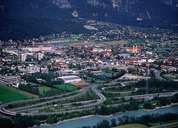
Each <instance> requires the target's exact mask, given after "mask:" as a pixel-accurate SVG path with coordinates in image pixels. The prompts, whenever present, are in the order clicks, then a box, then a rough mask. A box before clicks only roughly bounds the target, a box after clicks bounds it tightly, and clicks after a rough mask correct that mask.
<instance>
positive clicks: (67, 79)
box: [59, 75, 82, 84]
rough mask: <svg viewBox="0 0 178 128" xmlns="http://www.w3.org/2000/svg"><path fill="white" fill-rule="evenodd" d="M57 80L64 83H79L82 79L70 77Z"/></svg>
mask: <svg viewBox="0 0 178 128" xmlns="http://www.w3.org/2000/svg"><path fill="white" fill-rule="evenodd" d="M59 79H62V80H63V81H64V83H72V84H73V83H79V82H81V81H82V79H81V78H80V77H78V76H75V75H71V76H62V77H59Z"/></svg>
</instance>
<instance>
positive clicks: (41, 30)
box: [0, 0, 178, 39]
mask: <svg viewBox="0 0 178 128" xmlns="http://www.w3.org/2000/svg"><path fill="white" fill-rule="evenodd" d="M176 2H177V1H176V0H1V1H0V17H1V19H0V39H9V38H28V37H33V36H37V35H40V34H49V33H52V32H62V31H67V32H83V31H85V30H84V28H82V23H83V22H82V21H83V20H82V21H81V19H94V20H99V21H107V22H113V23H119V24H128V25H140V26H158V27H168V28H170V27H172V26H174V25H176V24H177V21H178V18H177V16H178V8H177V3H176ZM76 28H78V29H76ZM79 28H80V29H79Z"/></svg>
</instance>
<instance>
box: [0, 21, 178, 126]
mask: <svg viewBox="0 0 178 128" xmlns="http://www.w3.org/2000/svg"><path fill="white" fill-rule="evenodd" d="M87 28H93V29H95V30H96V32H92V33H90V34H66V33H63V34H61V35H60V34H53V35H49V36H42V37H39V38H38V39H31V40H24V41H13V40H9V41H0V85H1V86H0V92H1V94H0V95H2V96H0V103H1V106H0V107H1V108H0V112H1V114H4V115H7V116H16V115H21V116H34V117H38V118H39V117H43V118H44V117H46V118H45V119H43V118H42V119H41V120H45V121H46V122H47V123H55V122H56V121H59V120H61V121H62V120H64V119H70V118H73V117H80V116H85V115H91V114H100V115H108V114H113V113H116V112H124V111H132V110H141V109H148V110H150V109H156V108H162V107H165V106H174V105H176V104H177V103H178V86H177V85H178V40H177V39H178V35H177V33H174V32H173V31H170V30H164V31H163V30H162V29H155V28H154V29H151V28H150V29H147V28H139V27H130V26H120V25H114V24H109V23H102V22H99V23H98V22H97V23H96V22H94V21H90V22H88V24H87ZM102 29H104V30H102ZM53 115H56V116H55V117H54V116H53ZM52 116H53V118H52Z"/></svg>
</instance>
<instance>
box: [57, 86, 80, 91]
mask: <svg viewBox="0 0 178 128" xmlns="http://www.w3.org/2000/svg"><path fill="white" fill-rule="evenodd" d="M54 87H56V88H57V89H59V90H63V91H75V90H77V89H78V88H77V87H75V86H74V85H72V84H61V85H54Z"/></svg>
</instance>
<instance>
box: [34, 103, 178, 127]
mask: <svg viewBox="0 0 178 128" xmlns="http://www.w3.org/2000/svg"><path fill="white" fill-rule="evenodd" d="M168 113H173V114H178V104H174V105H171V106H170V105H169V106H163V107H160V108H156V109H153V110H137V111H128V112H119V113H115V114H111V115H107V116H102V115H88V116H83V117H77V118H73V119H67V120H63V121H59V122H58V123H55V124H42V125H41V126H40V128H78V127H83V126H94V125H96V124H97V123H100V122H101V121H103V120H108V121H111V119H116V120H118V119H122V118H123V117H126V116H128V117H130V118H132V117H133V118H138V117H142V116H145V115H155V114H156V115H159V114H161V115H164V114H168ZM117 123H119V121H117ZM38 127H39V126H38ZM33 128H37V127H35V126H34V127H33Z"/></svg>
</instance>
